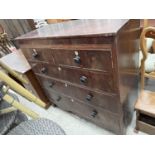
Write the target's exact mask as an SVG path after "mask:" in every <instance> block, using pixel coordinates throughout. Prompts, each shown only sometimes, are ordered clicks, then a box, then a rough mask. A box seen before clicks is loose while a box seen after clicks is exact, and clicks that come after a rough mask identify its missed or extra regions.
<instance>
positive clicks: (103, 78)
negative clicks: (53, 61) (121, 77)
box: [31, 63, 116, 92]
mask: <svg viewBox="0 0 155 155" xmlns="http://www.w3.org/2000/svg"><path fill="white" fill-rule="evenodd" d="M31 66H32V69H33V71H34V72H35V73H38V74H41V75H45V76H49V77H54V78H58V79H62V80H65V81H69V82H71V83H75V84H79V85H83V86H85V87H89V88H92V89H95V90H102V91H106V92H115V91H116V86H114V81H113V74H112V73H111V74H110V73H102V72H93V71H88V70H80V69H75V68H66V67H57V66H52V65H48V64H45V63H31Z"/></svg>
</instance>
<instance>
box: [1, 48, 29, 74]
mask: <svg viewBox="0 0 155 155" xmlns="http://www.w3.org/2000/svg"><path fill="white" fill-rule="evenodd" d="M0 60H1V61H2V62H3V63H5V64H6V65H8V66H9V67H10V68H11V69H13V70H15V71H17V72H19V73H23V74H24V73H26V72H27V71H29V70H30V69H31V67H30V65H29V63H28V62H27V60H26V58H25V56H24V55H23V53H22V51H21V50H17V51H14V52H12V53H10V54H8V55H6V56H4V57H2V58H0Z"/></svg>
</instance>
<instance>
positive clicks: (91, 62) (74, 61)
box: [52, 49, 113, 72]
mask: <svg viewBox="0 0 155 155" xmlns="http://www.w3.org/2000/svg"><path fill="white" fill-rule="evenodd" d="M52 53H53V57H54V61H55V63H56V64H57V65H62V66H66V65H67V66H77V67H81V68H88V69H92V70H101V71H110V72H111V71H112V65H113V64H112V53H111V49H103V50H95V49H94V50H52ZM62 55H63V56H62Z"/></svg>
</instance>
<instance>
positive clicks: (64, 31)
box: [16, 19, 128, 40]
mask: <svg viewBox="0 0 155 155" xmlns="http://www.w3.org/2000/svg"><path fill="white" fill-rule="evenodd" d="M127 22H128V20H127V19H82V20H73V21H68V22H64V23H57V24H50V25H46V26H44V27H42V28H40V29H37V30H34V31H31V32H29V33H27V34H24V35H22V36H20V37H17V38H16V40H25V39H26V40H27V39H37V38H42V39H46V38H67V37H80V36H113V35H115V34H116V33H117V32H118V31H119V30H120V28H121V27H123V26H124V25H125V24H126V23H127Z"/></svg>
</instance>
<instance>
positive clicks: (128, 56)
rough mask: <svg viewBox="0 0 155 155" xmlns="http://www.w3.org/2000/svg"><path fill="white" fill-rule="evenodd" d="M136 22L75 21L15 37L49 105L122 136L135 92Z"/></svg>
mask: <svg viewBox="0 0 155 155" xmlns="http://www.w3.org/2000/svg"><path fill="white" fill-rule="evenodd" d="M139 26H140V20H76V21H69V22H65V23H59V24H54V25H48V26H45V27H43V28H41V29H38V30H35V31H32V32H30V33H28V34H25V35H23V36H21V37H18V38H16V41H17V43H18V44H19V46H20V48H21V49H22V51H23V53H24V55H25V56H26V58H27V60H28V62H29V63H30V65H31V67H32V70H33V72H34V73H35V75H36V77H37V79H38V81H39V82H40V84H41V86H42V89H43V90H44V92H45V94H46V95H47V97H48V99H49V100H50V101H51V103H54V104H55V105H57V106H58V107H60V108H61V109H63V110H66V111H68V112H72V113H74V114H76V115H78V116H80V117H83V118H85V119H87V120H89V121H92V122H94V123H95V124H97V125H99V126H101V127H104V128H106V129H108V130H110V131H112V132H114V133H117V134H124V133H125V131H126V126H127V125H128V124H129V123H130V120H131V118H132V112H133V107H134V106H133V104H134V102H135V99H136V98H137V93H138V75H139V69H138V59H139V56H138V49H139V36H140V28H139Z"/></svg>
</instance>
